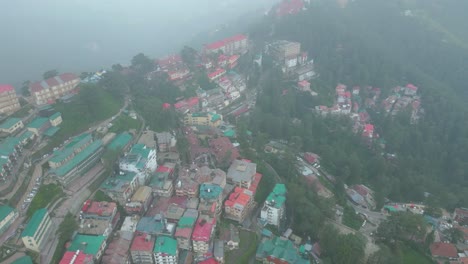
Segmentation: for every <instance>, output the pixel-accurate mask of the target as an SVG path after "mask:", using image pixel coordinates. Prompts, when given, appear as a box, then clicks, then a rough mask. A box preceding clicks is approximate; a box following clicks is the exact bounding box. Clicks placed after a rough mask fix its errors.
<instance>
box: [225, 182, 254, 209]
mask: <svg viewBox="0 0 468 264" xmlns="http://www.w3.org/2000/svg"><path fill="white" fill-rule="evenodd" d="M252 199H253V193H252V192H251V191H250V190H248V189H244V188H240V187H236V188H235V189H234V192H232V193H231V194H230V195H229V198H228V200H226V202H224V205H225V206H229V207H233V206H242V207H245V206H246V205H248V204H249V203H250V201H251V200H252Z"/></svg>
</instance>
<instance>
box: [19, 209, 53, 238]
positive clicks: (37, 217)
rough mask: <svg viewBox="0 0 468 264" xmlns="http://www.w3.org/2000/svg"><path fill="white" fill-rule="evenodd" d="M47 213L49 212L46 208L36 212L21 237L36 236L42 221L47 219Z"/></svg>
mask: <svg viewBox="0 0 468 264" xmlns="http://www.w3.org/2000/svg"><path fill="white" fill-rule="evenodd" d="M47 213H48V212H47V209H46V208H42V209H39V210H37V211H36V212H34V214H33V216H32V217H31V220H29V223H28V224H27V225H26V227H25V228H24V230H23V233H22V234H21V237H26V236H30V237H32V236H34V233H36V230H37V229H38V228H39V225H40V224H41V222H42V219H44V217H46V215H47Z"/></svg>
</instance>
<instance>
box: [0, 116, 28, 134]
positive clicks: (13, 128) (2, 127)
mask: <svg viewBox="0 0 468 264" xmlns="http://www.w3.org/2000/svg"><path fill="white" fill-rule="evenodd" d="M23 127H24V124H23V121H22V120H21V119H19V118H15V117H11V118H8V119H7V120H5V121H4V122H3V123H2V124H0V132H3V133H7V134H13V133H15V132H17V131H19V130H21V129H22V128H23Z"/></svg>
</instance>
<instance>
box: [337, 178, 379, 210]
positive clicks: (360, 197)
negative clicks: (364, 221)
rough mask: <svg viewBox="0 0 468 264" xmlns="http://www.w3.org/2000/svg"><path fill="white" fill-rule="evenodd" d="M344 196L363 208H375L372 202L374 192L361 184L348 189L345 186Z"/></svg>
mask: <svg viewBox="0 0 468 264" xmlns="http://www.w3.org/2000/svg"><path fill="white" fill-rule="evenodd" d="M345 189H346V195H347V196H348V197H349V199H350V201H351V202H353V203H354V204H356V205H359V206H361V207H363V208H368V209H374V208H375V206H376V203H375V200H374V191H372V190H371V189H370V188H369V187H367V186H365V185H363V184H356V185H353V186H350V187H349V188H348V187H347V186H345Z"/></svg>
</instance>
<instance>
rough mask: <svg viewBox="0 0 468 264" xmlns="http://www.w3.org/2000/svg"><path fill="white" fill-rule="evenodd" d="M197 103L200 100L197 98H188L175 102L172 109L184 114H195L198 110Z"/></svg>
mask: <svg viewBox="0 0 468 264" xmlns="http://www.w3.org/2000/svg"><path fill="white" fill-rule="evenodd" d="M199 101H200V99H199V98H198V97H190V98H188V99H185V100H182V101H178V102H176V103H175V104H174V108H175V109H176V111H178V112H181V113H184V114H185V113H188V112H189V111H191V112H196V111H198V109H199Z"/></svg>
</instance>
